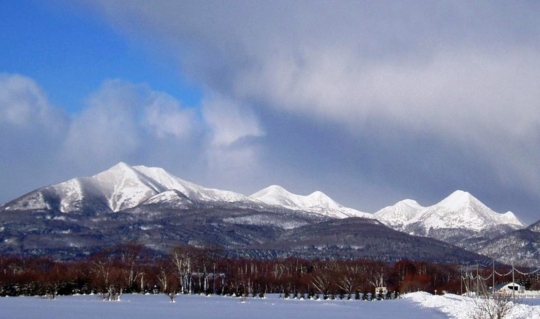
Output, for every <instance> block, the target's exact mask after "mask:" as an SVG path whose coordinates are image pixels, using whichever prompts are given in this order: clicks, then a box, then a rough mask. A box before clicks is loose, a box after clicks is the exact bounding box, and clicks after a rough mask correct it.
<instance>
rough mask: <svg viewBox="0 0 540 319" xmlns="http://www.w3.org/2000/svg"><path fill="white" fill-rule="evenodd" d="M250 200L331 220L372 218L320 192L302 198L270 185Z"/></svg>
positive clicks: (370, 215)
mask: <svg viewBox="0 0 540 319" xmlns="http://www.w3.org/2000/svg"><path fill="white" fill-rule="evenodd" d="M250 198H252V199H255V200H258V201H261V202H263V203H265V204H268V205H273V206H283V207H286V208H289V209H292V210H302V211H307V212H311V213H315V214H319V215H325V216H328V217H333V218H347V217H363V218H374V216H373V215H372V214H369V213H363V212H361V211H358V210H355V209H352V208H347V207H344V206H342V205H340V204H338V203H336V202H335V201H333V200H332V199H331V198H330V197H328V196H327V195H325V194H324V193H322V192H320V191H316V192H313V193H312V194H310V195H307V196H302V195H296V194H293V193H290V192H289V191H287V190H286V189H284V188H283V187H281V186H277V185H272V186H269V187H267V188H265V189H263V190H260V191H258V192H257V193H255V194H253V195H251V196H250Z"/></svg>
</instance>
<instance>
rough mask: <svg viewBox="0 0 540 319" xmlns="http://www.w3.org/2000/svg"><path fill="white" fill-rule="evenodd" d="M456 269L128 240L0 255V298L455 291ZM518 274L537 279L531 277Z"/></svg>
mask: <svg viewBox="0 0 540 319" xmlns="http://www.w3.org/2000/svg"><path fill="white" fill-rule="evenodd" d="M460 271H461V268H460V265H453V264H437V263H430V262H419V261H407V260H402V261H398V262H394V263H387V262H380V261H373V260H308V259H299V258H287V259H274V260H258V259H239V258H227V257H225V253H224V251H222V250H220V249H213V248H195V247H192V246H179V247H176V248H174V249H173V250H172V251H171V253H170V254H168V255H162V256H156V255H155V254H151V253H149V252H148V251H147V250H146V249H145V248H144V246H143V245H140V244H125V245H119V246H116V247H113V248H109V249H104V250H102V251H100V252H99V253H96V254H94V255H92V256H89V257H87V258H84V259H82V260H78V261H70V262H65V261H64V262H62V261H55V260H52V259H51V258H43V257H17V256H0V296H20V295H25V296H30V295H41V296H47V297H49V298H51V299H54V298H56V296H57V295H72V294H98V295H100V296H101V297H102V298H103V299H106V300H117V299H118V298H119V297H120V295H121V294H122V293H151V294H157V293H163V294H166V295H168V296H169V298H171V301H174V298H175V297H176V296H178V295H181V294H207V295H210V294H217V295H229V296H236V297H242V298H247V297H264V295H265V294H266V293H280V294H282V295H283V297H284V298H315V299H316V298H321V299H337V298H341V299H365V298H367V296H368V295H370V296H371V295H373V297H374V298H375V296H377V297H379V298H386V297H388V296H387V295H386V294H388V295H390V294H399V293H407V292H413V291H418V290H421V291H428V292H432V293H442V292H443V291H448V292H452V293H459V292H460V289H462V286H463V285H462V281H461V277H462V274H461V273H460ZM518 279H519V280H520V281H521V282H523V283H525V284H527V285H529V286H534V285H538V278H536V277H531V276H528V277H522V278H518ZM501 280H504V278H502V279H501ZM378 289H379V290H378Z"/></svg>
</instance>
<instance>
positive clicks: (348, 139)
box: [0, 0, 540, 223]
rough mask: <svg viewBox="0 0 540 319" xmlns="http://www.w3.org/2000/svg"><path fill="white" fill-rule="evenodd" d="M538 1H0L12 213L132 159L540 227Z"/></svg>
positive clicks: (203, 181) (201, 177)
mask: <svg viewBox="0 0 540 319" xmlns="http://www.w3.org/2000/svg"><path fill="white" fill-rule="evenodd" d="M539 14H540V3H539V2H537V1H515V2H508V1H474V2H470V1H444V2H441V1H399V2H395V1H384V0H383V1H317V0H312V1H302V0H299V1H279V0H276V1H258V0H250V1H247V0H246V1H233V0H230V1H211V0H209V1H205V0H198V1H174V0H154V1H131V0H130V1H128V0H74V1H68V0H52V1H47V2H44V1H37V0H36V1H34V0H22V1H15V0H9V1H3V2H2V4H0V28H1V30H2V32H0V47H1V48H2V50H0V154H1V156H0V203H5V202H8V201H9V200H12V199H14V198H16V197H18V196H21V195H23V194H25V193H27V192H29V191H32V190H34V189H36V188H38V187H42V186H46V185H50V184H55V183H59V182H62V181H65V180H68V179H70V178H73V177H77V176H91V175H94V174H96V173H98V172H101V171H103V170H106V169H107V168H109V167H111V166H113V165H115V164H116V163H118V162H120V161H123V162H126V163H128V164H130V165H145V166H158V167H162V168H164V169H166V170H167V171H169V172H170V173H171V174H174V175H176V176H178V177H180V178H182V179H185V180H188V181H191V182H194V183H197V184H200V185H203V186H206V187H213V188H219V189H226V190H232V191H236V192H239V193H242V194H245V195H250V194H253V193H255V192H257V191H258V190H260V189H262V188H265V187H267V186H269V185H273V184H277V185H281V186H283V187H284V188H286V189H287V190H289V191H291V192H293V193H296V194H301V195H307V194H310V193H312V192H314V191H316V190H319V191H322V192H324V193H326V194H327V195H328V196H330V197H332V198H333V199H334V200H336V201H337V202H339V203H341V204H342V205H345V206H348V207H351V208H355V209H358V210H361V211H365V212H372V213H373V212H375V211H377V210H379V209H381V208H383V207H385V206H388V205H393V204H394V203H396V202H397V201H399V200H402V199H406V198H410V199H415V200H417V201H418V202H419V203H420V204H421V205H423V206H429V205H432V204H435V203H436V202H439V201H440V200H442V199H443V198H445V197H446V196H448V195H449V194H451V193H452V192H453V191H455V190H458V189H460V190H464V191H467V192H470V193H471V194H472V195H474V196H475V197H477V198H478V199H479V200H481V201H482V202H483V203H484V204H486V205H487V206H489V207H490V208H492V209H493V210H495V211H497V212H501V213H502V212H506V211H512V212H514V213H515V214H516V215H517V217H518V218H520V219H521V220H522V221H523V222H525V223H532V222H535V221H537V220H538V219H540V214H538V207H540V197H539V194H540V165H539V163H540V112H539V111H540V94H538V88H539V87H540V20H539V19H538V16H539Z"/></svg>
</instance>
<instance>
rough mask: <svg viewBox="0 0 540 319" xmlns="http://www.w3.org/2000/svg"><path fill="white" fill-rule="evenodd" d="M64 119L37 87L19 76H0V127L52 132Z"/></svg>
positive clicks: (30, 80)
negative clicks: (0, 125) (41, 129)
mask: <svg viewBox="0 0 540 319" xmlns="http://www.w3.org/2000/svg"><path fill="white" fill-rule="evenodd" d="M63 121H64V118H63V117H62V114H61V112H58V111H57V110H55V109H54V108H53V107H52V106H51V105H50V103H49V100H48V98H47V96H46V94H45V92H43V90H42V88H41V87H40V86H39V85H37V83H36V82H35V81H34V80H32V79H30V78H28V77H25V76H22V75H19V74H5V73H0V123H4V124H6V125H12V126H15V127H20V128H22V129H29V128H31V127H33V126H36V125H37V126H43V127H46V128H47V129H49V130H52V131H54V132H56V131H57V130H58V129H61V128H62V124H63Z"/></svg>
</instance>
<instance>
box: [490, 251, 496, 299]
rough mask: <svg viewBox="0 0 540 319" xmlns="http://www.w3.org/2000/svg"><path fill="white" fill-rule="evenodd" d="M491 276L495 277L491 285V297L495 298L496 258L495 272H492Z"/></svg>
mask: <svg viewBox="0 0 540 319" xmlns="http://www.w3.org/2000/svg"><path fill="white" fill-rule="evenodd" d="M491 276H493V278H492V279H493V284H492V285H491V295H492V296H495V258H493V271H492V272H491Z"/></svg>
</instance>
